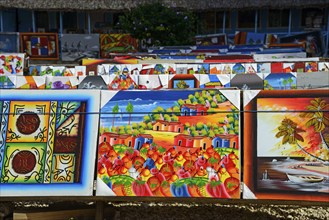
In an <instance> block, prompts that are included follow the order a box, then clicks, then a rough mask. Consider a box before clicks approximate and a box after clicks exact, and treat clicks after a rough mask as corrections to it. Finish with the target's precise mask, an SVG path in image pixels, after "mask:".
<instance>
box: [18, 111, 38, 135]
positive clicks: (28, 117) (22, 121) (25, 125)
mask: <svg viewBox="0 0 329 220" xmlns="http://www.w3.org/2000/svg"><path fill="white" fill-rule="evenodd" d="M39 126H40V118H39V116H38V115H37V114H36V113H34V112H24V113H22V114H21V115H20V116H18V118H17V121H16V127H17V129H18V131H19V132H20V133H22V134H25V135H28V134H32V133H34V132H35V131H36V130H37V129H38V128H39Z"/></svg>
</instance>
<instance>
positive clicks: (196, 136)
mask: <svg viewBox="0 0 329 220" xmlns="http://www.w3.org/2000/svg"><path fill="white" fill-rule="evenodd" d="M239 94H240V93H239V91H233V90H215V89H214V90H193V91H191V90H168V91H161V90H155V91H117V92H116V91H102V94H101V96H102V101H101V115H100V132H99V144H98V153H97V155H98V162H97V172H98V174H97V187H96V195H98V196H101V195H102V196H149V197H151V196H155V197H213V198H234V199H238V198H240V160H239V158H240V148H239V105H240V95H239Z"/></svg>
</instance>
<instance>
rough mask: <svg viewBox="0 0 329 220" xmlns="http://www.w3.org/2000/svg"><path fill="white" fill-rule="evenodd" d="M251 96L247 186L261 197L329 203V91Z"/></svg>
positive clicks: (276, 92) (248, 123) (272, 92)
mask: <svg viewBox="0 0 329 220" xmlns="http://www.w3.org/2000/svg"><path fill="white" fill-rule="evenodd" d="M246 93H249V94H245V95H244V99H245V103H247V105H245V109H244V110H245V111H246V113H245V124H246V126H245V128H244V131H245V133H244V134H245V137H246V140H245V142H244V146H245V158H244V161H245V166H244V170H245V180H246V181H245V183H246V184H247V186H248V187H249V188H250V189H251V190H252V191H253V192H254V193H255V195H256V197H257V198H266V199H294V200H296V199H302V200H318V201H322V200H323V201H329V112H328V110H329V97H328V90H314V91H307V92H306V91H303V90H296V92H294V93H293V94H292V93H291V92H289V91H258V93H257V92H256V93H255V91H253V92H251V91H246ZM250 97H253V98H252V99H251V100H250ZM251 133H254V135H251ZM251 137H254V138H251Z"/></svg>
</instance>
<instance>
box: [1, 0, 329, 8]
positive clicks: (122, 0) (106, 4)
mask: <svg viewBox="0 0 329 220" xmlns="http://www.w3.org/2000/svg"><path fill="white" fill-rule="evenodd" d="M156 1H159V0H1V1H0V8H22V9H35V10H127V9H131V8H134V7H136V6H137V5H139V4H144V3H151V2H156ZM160 2H163V4H164V5H166V6H170V7H176V8H186V9H192V10H206V9H242V8H246V9H247V8H296V7H299V8H300V7H313V6H317V7H328V5H329V0H257V1H256V0H162V1H160Z"/></svg>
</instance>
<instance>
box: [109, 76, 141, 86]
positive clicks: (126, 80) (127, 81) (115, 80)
mask: <svg viewBox="0 0 329 220" xmlns="http://www.w3.org/2000/svg"><path fill="white" fill-rule="evenodd" d="M138 79H139V78H138V75H130V74H125V73H124V72H123V73H122V74H121V75H114V74H111V75H109V82H108V89H110V90H132V89H137V88H138Z"/></svg>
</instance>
